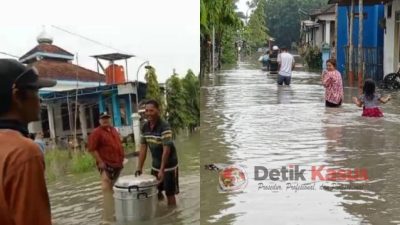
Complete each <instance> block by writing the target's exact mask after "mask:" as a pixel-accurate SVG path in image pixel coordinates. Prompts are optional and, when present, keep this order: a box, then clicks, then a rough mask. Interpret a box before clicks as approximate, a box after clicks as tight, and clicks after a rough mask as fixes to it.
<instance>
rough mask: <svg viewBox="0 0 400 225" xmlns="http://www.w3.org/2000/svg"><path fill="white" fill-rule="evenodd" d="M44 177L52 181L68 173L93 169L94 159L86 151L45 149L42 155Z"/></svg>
mask: <svg viewBox="0 0 400 225" xmlns="http://www.w3.org/2000/svg"><path fill="white" fill-rule="evenodd" d="M44 160H45V164H46V165H45V166H46V171H45V173H46V177H47V179H48V180H50V181H53V180H55V179H56V178H57V177H62V176H64V175H66V174H68V173H75V174H76V173H84V172H88V171H91V170H93V168H95V166H96V161H95V160H94V158H93V156H91V155H90V154H89V153H88V152H81V151H79V152H71V151H69V150H59V149H54V150H50V151H46V153H45V155H44Z"/></svg>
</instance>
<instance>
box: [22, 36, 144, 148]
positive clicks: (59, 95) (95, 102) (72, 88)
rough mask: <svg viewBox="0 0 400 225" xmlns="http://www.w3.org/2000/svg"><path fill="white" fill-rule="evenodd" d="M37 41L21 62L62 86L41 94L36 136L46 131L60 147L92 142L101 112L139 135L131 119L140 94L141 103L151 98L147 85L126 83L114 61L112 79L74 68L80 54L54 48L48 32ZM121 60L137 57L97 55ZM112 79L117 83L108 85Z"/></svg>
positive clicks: (34, 125) (33, 129)
mask: <svg viewBox="0 0 400 225" xmlns="http://www.w3.org/2000/svg"><path fill="white" fill-rule="evenodd" d="M37 42H38V44H37V45H36V46H35V47H34V48H33V49H31V50H30V51H28V52H27V53H26V54H24V55H23V56H22V57H20V59H19V60H20V62H22V63H24V64H28V65H31V66H35V67H36V68H37V69H38V71H39V75H40V76H41V77H44V78H51V79H54V80H57V85H56V86H55V87H51V88H45V89H41V90H40V93H39V94H40V97H41V99H42V100H43V101H42V111H41V121H38V122H33V123H30V124H29V130H30V132H31V133H37V132H43V133H44V136H45V137H46V138H49V139H50V140H52V142H53V143H54V142H55V143H56V144H60V143H63V142H66V141H68V140H71V139H72V138H71V137H73V136H75V135H76V136H78V137H80V139H81V140H86V139H87V136H88V134H89V133H90V132H91V130H92V129H93V128H95V127H97V126H98V120H99V113H100V112H103V111H107V112H108V113H109V114H110V115H111V116H112V121H113V124H114V126H115V127H117V128H118V129H119V131H120V133H121V134H122V135H123V136H127V135H129V134H132V133H133V130H132V129H133V128H132V118H131V115H132V112H134V111H136V110H137V108H138V107H137V106H136V104H135V102H136V96H137V95H138V96H139V99H138V101H140V100H142V98H143V97H144V96H145V93H146V84H145V83H142V82H138V83H136V82H128V81H127V80H125V79H124V77H125V76H124V74H123V73H124V70H123V67H122V66H118V65H115V64H114V63H112V64H111V65H110V66H109V67H108V68H107V70H106V71H109V73H111V74H108V73H106V75H104V74H102V73H99V72H95V71H92V70H89V69H86V68H84V67H81V66H79V65H75V64H73V63H72V60H73V59H74V55H73V54H71V53H70V52H68V51H66V50H64V49H63V48H61V47H59V46H57V45H54V44H53V38H52V37H51V36H50V35H48V34H47V33H46V32H45V31H43V32H42V33H41V34H40V35H39V36H38V38H37ZM121 57H122V58H123V59H125V60H126V59H128V58H130V57H132V56H131V55H124V54H119V53H113V54H106V55H99V56H95V58H96V60H99V59H104V60H108V59H120V58H121ZM117 69H118V70H117ZM110 71H111V72H110ZM114 72H118V74H117V73H116V74H114ZM115 75H119V80H120V82H118V83H116V82H113V81H115V79H114V78H115ZM110 76H111V78H113V79H107V82H106V78H109V77H110ZM121 79H122V82H121ZM136 85H138V87H137V88H136ZM136 90H137V91H138V93H139V94H137V93H136Z"/></svg>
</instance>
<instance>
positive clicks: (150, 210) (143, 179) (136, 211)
mask: <svg viewBox="0 0 400 225" xmlns="http://www.w3.org/2000/svg"><path fill="white" fill-rule="evenodd" d="M113 189H114V202H115V216H116V219H117V222H118V223H125V222H132V221H143V220H149V219H152V218H154V216H155V214H156V209H157V201H158V200H157V193H158V190H157V179H156V177H154V176H151V175H141V176H138V177H135V176H133V175H131V176H123V177H120V178H118V180H117V182H116V183H115V185H114V188H113Z"/></svg>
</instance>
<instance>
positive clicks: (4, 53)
mask: <svg viewBox="0 0 400 225" xmlns="http://www.w3.org/2000/svg"><path fill="white" fill-rule="evenodd" d="M0 54H3V55H7V56H11V57H14V58H18V59H19V56H16V55H13V54H10V53H7V52H0Z"/></svg>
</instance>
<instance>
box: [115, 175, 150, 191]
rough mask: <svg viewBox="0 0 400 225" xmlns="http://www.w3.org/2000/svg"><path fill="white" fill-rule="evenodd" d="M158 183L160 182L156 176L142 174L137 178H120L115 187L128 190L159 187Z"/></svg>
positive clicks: (131, 176) (132, 176)
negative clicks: (135, 187)
mask: <svg viewBox="0 0 400 225" xmlns="http://www.w3.org/2000/svg"><path fill="white" fill-rule="evenodd" d="M157 183H158V182H157V179H156V177H155V176H152V175H147V174H142V175H140V176H137V177H135V176H134V175H129V176H123V177H120V178H118V180H117V182H116V183H115V185H114V186H116V187H119V188H124V187H126V188H128V187H130V186H138V187H148V186H154V185H157Z"/></svg>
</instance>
